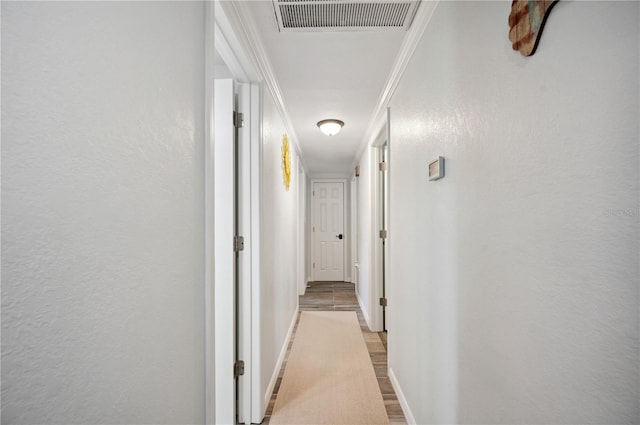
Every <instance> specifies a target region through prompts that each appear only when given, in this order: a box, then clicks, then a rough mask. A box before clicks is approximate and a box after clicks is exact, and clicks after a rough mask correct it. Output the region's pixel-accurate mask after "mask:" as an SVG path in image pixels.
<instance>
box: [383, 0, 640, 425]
mask: <svg viewBox="0 0 640 425" xmlns="http://www.w3.org/2000/svg"><path fill="white" fill-rule="evenodd" d="M509 9H510V3H508V2H495V3H494V2H468V3H465V2H440V4H439V5H438V6H437V9H436V11H435V14H434V16H433V18H432V21H431V23H430V24H429V26H428V28H427V30H426V33H425V34H424V37H423V39H422V41H421V42H420V44H419V46H418V49H417V52H416V53H415V55H414V57H413V58H412V61H411V63H410V64H409V67H408V69H407V71H406V73H405V75H404V77H403V79H402V81H401V83H400V85H399V87H398V89H397V92H396V93H395V95H394V97H393V100H392V103H391V125H392V129H391V155H392V162H391V165H390V173H391V194H392V197H391V201H392V204H391V226H390V243H391V279H392V283H391V285H390V289H391V293H390V294H389V314H390V317H389V366H390V368H391V369H392V372H393V373H394V374H395V376H396V378H397V380H398V383H399V387H400V389H401V391H402V393H403V394H404V396H405V398H406V402H407V403H408V407H409V408H410V413H411V414H412V416H413V419H415V421H416V422H417V423H421V424H426V423H503V424H511V423H546V424H560V423H583V424H587V423H590V424H595V423H599V424H604V423H637V421H638V418H639V417H640V407H639V401H638V400H640V397H639V385H640V384H639V367H640V366H639V362H638V358H639V357H638V356H639V352H638V346H639V341H638V338H639V325H638V314H639V307H638V296H639V291H638V285H639V269H638V258H639V240H640V235H639V230H638V221H639V215H640V210H639V200H638V193H639V183H638V181H639V175H638V160H639V158H638V149H639V129H638V117H639V100H638V99H639V83H638V81H639V75H640V73H639V71H640V70H639V67H638V64H639V48H638V47H639V39H640V34H639V30H638V26H639V19H638V18H639V4H638V3H637V2H620V3H615V2H559V3H558V4H557V6H556V7H555V9H554V10H553V12H552V14H551V16H550V18H549V20H548V21H547V25H546V28H545V32H544V34H543V36H542V41H541V44H540V46H539V49H538V51H537V53H536V54H535V55H534V56H532V57H530V58H524V57H521V56H520V54H519V53H517V52H513V51H512V50H511V45H510V42H509V40H508V38H507V31H508V28H507V25H506V23H507V18H508V16H509ZM438 155H442V156H444V157H445V158H446V174H445V178H444V179H443V180H440V181H438V182H429V181H427V178H426V176H427V162H428V161H430V160H432V159H435V158H436V157H437V156H438ZM400 282H401V283H402V284H400ZM410 416H411V415H410Z"/></svg>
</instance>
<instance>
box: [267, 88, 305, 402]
mask: <svg viewBox="0 0 640 425" xmlns="http://www.w3.org/2000/svg"><path fill="white" fill-rule="evenodd" d="M285 133H286V129H285V126H284V123H283V121H282V119H281V117H280V115H279V112H278V109H277V108H276V105H275V103H274V101H273V98H272V97H271V96H270V94H269V92H267V93H265V94H264V99H263V124H262V149H263V152H262V155H263V156H262V207H263V209H262V220H263V221H262V224H261V227H262V258H261V263H262V282H261V288H260V308H261V318H262V320H261V326H262V345H261V348H262V353H261V357H262V359H261V360H262V368H261V370H262V385H261V388H262V394H264V396H265V401H267V402H268V400H269V398H270V396H271V392H272V390H273V384H275V378H277V375H278V371H279V362H280V361H281V360H282V358H283V353H285V352H286V343H287V336H288V332H289V331H290V328H291V324H292V323H293V321H294V318H295V313H296V312H297V309H298V276H297V263H298V257H297V255H298V253H297V252H296V247H297V241H298V233H297V226H296V224H297V220H298V206H297V200H298V184H299V182H298V173H297V172H296V170H297V169H298V158H297V155H296V153H295V149H294V147H293V145H292V143H293V142H295V141H294V140H291V138H290V145H291V146H290V153H291V170H292V173H291V185H290V187H289V190H288V191H286V190H285V187H284V184H283V179H282V168H281V163H282V162H281V161H282V159H281V158H282V151H281V146H282V135H283V134H285ZM302 255H304V253H303V254H302ZM264 407H265V408H266V404H265V406H264Z"/></svg>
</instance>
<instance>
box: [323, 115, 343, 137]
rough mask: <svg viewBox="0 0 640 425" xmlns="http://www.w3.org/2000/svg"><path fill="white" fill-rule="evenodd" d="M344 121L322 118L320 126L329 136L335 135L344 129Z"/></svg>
mask: <svg viewBox="0 0 640 425" xmlns="http://www.w3.org/2000/svg"><path fill="white" fill-rule="evenodd" d="M343 125H344V122H342V121H340V120H334V119H330V120H322V121H318V128H320V131H322V132H323V133H324V134H326V135H327V136H335V135H336V134H338V132H339V131H340V130H341V129H342V126H343Z"/></svg>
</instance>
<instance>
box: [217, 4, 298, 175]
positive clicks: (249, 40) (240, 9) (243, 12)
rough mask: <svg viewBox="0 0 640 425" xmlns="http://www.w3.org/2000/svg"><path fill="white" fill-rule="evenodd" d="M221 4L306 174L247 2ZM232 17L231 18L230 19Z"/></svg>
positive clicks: (281, 98)
mask: <svg viewBox="0 0 640 425" xmlns="http://www.w3.org/2000/svg"><path fill="white" fill-rule="evenodd" d="M221 3H224V5H225V6H228V8H225V11H226V12H227V17H229V18H230V20H235V27H236V29H237V31H239V32H241V33H242V36H243V38H242V39H240V38H239V41H240V42H242V43H243V44H244V46H243V47H244V50H245V51H247V52H250V53H251V57H252V59H253V61H254V63H255V66H256V68H257V69H258V72H259V73H260V75H261V76H262V78H263V79H264V84H265V85H266V86H267V88H268V89H269V92H270V93H271V96H272V97H273V100H274V103H275V105H276V109H277V110H278V112H279V113H280V117H281V118H282V121H283V122H284V126H285V129H286V130H287V134H288V135H289V142H290V144H291V146H293V148H294V150H295V151H296V153H297V154H298V157H299V161H300V163H301V164H302V167H303V168H304V169H305V172H306V173H307V174H308V169H309V168H308V167H307V166H306V163H305V162H304V157H305V156H304V154H303V152H302V150H301V147H300V144H299V143H298V140H299V139H298V136H297V134H296V132H295V129H294V127H293V124H292V121H291V118H290V116H289V112H288V110H287V108H286V107H285V105H284V100H283V96H282V91H281V90H280V85H279V84H278V80H277V78H276V76H275V73H274V72H273V68H272V66H271V62H270V61H269V56H268V55H267V52H266V50H265V48H264V45H263V44H262V39H261V37H260V35H259V34H258V33H257V31H256V28H257V25H256V23H255V22H254V20H253V18H252V17H251V12H250V11H249V9H248V6H247V5H246V4H245V3H248V2H243V1H228V2H221ZM232 15H233V18H231V16H232ZM232 23H233V22H232Z"/></svg>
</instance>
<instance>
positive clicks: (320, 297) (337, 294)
mask: <svg viewBox="0 0 640 425" xmlns="http://www.w3.org/2000/svg"><path fill="white" fill-rule="evenodd" d="M299 302H300V308H299V310H300V311H301V312H302V311H355V312H356V313H357V314H358V320H359V321H360V329H361V330H362V336H363V337H364V340H365V343H366V345H367V350H368V351H369V356H370V357H371V363H372V365H373V368H374V370H375V373H376V378H377V379H378V385H379V387H380V392H381V393H382V397H383V399H384V404H385V408H386V409H387V415H388V417H389V424H397V425H401V424H406V423H407V422H406V420H405V417H404V415H403V413H402V408H401V407H400V403H399V402H398V398H397V397H396V394H395V392H394V390H393V386H392V385H391V382H390V381H389V377H388V375H387V351H386V348H385V344H383V341H382V339H384V340H386V335H384V334H382V333H378V332H371V331H369V328H368V326H367V323H366V321H365V320H364V317H363V315H362V311H361V310H360V307H359V305H358V300H357V298H356V295H355V289H354V285H353V283H348V282H310V283H309V284H308V285H307V290H306V292H305V294H304V295H301V296H300V297H299ZM299 317H300V315H299V314H298V320H299ZM296 328H297V323H296ZM294 337H295V330H294V335H293V336H292V338H291V341H290V342H289V347H288V350H290V349H291V345H292V343H293V338H294ZM287 354H288V353H287ZM287 357H288V356H287ZM286 366H287V362H286V359H285V362H284V364H283V365H282V368H281V369H280V373H279V376H278V381H277V383H276V386H275V389H274V390H273V395H272V396H271V400H270V402H269V406H268V408H267V414H266V416H265V419H264V421H263V422H262V424H263V425H268V424H269V419H270V417H271V412H272V411H273V406H274V403H275V401H276V397H277V395H278V389H279V388H280V383H281V382H282V376H283V374H284V370H285V368H286Z"/></svg>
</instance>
